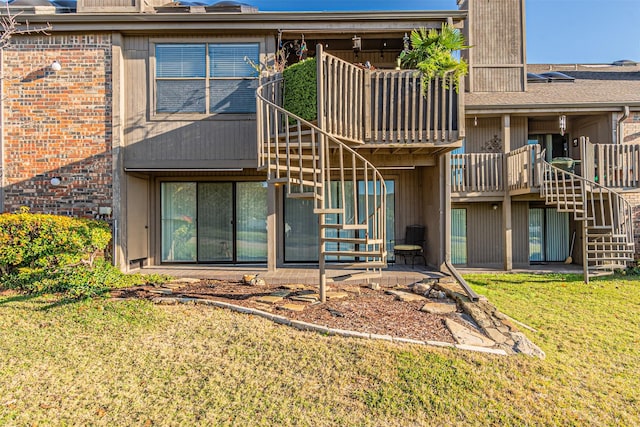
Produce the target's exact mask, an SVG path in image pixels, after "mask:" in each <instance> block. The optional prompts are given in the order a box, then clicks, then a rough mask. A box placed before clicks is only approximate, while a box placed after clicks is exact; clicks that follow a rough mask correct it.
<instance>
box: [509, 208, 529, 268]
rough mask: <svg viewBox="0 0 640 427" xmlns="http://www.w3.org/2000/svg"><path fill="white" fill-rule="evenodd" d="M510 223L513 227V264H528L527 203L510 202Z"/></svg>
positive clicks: (521, 265)
mask: <svg viewBox="0 0 640 427" xmlns="http://www.w3.org/2000/svg"><path fill="white" fill-rule="evenodd" d="M511 215H512V216H511V225H512V227H513V233H512V236H513V265H514V266H520V267H524V266H527V265H529V203H527V202H514V203H512V204H511Z"/></svg>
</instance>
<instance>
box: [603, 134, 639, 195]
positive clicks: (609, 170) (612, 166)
mask: <svg viewBox="0 0 640 427" xmlns="http://www.w3.org/2000/svg"><path fill="white" fill-rule="evenodd" d="M592 147H593V150H594V157H595V159H594V160H595V162H594V163H595V173H594V174H595V179H596V180H597V181H598V182H599V183H600V184H601V185H604V186H605V187H614V188H638V187H640V144H595V145H593V146H592Z"/></svg>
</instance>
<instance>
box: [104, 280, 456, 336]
mask: <svg viewBox="0 0 640 427" xmlns="http://www.w3.org/2000/svg"><path fill="white" fill-rule="evenodd" d="M300 286H301V285H300ZM304 288H305V290H302V289H298V290H291V295H290V296H292V295H295V294H297V293H304V292H305V291H306V292H309V291H310V290H315V291H317V287H313V286H305V287H304ZM169 289H170V290H171V293H168V292H169ZM397 289H401V290H406V291H408V289H407V288H397ZM282 290H284V288H283V287H282V285H269V284H267V285H265V286H250V285H246V284H244V283H243V282H235V281H222V280H201V281H199V282H195V283H180V284H170V285H166V286H163V287H154V286H137V287H133V288H126V289H118V290H114V291H112V292H111V297H112V298H145V299H150V300H151V299H154V298H157V297H175V298H182V297H187V298H202V299H212V300H217V301H222V302H227V303H231V304H235V305H239V306H244V307H250V308H256V309H259V310H262V311H269V312H272V313H277V314H278V315H281V316H285V317H287V318H289V319H294V320H301V321H304V322H309V323H314V324H318V325H322V326H326V327H329V328H336V329H347V330H353V331H358V332H366V333H373V334H380V335H391V336H393V337H402V338H411V339H415V340H420V341H427V340H431V341H443V342H449V343H454V339H453V336H452V335H451V333H450V332H449V330H448V329H447V327H446V326H445V323H444V319H445V318H446V317H449V318H452V319H459V317H458V315H457V314H448V315H437V314H430V313H425V312H422V311H420V308H422V306H423V305H424V304H425V302H426V301H412V302H404V301H399V300H396V299H395V296H394V295H389V294H386V293H385V290H384V289H381V290H372V289H370V288H368V287H366V286H359V285H357V284H356V285H354V284H331V285H330V289H329V290H330V291H335V292H339V291H340V292H345V293H347V294H348V296H347V297H346V298H344V299H329V300H328V301H327V302H326V303H324V304H320V303H309V302H300V301H292V300H290V298H289V297H290V296H289V297H287V298H283V300H282V301H279V302H276V303H274V304H264V303H260V302H258V301H256V300H257V299H259V298H260V297H264V296H267V295H270V294H272V293H273V292H276V291H282ZM292 303H293V304H301V305H304V309H303V310H302V311H300V312H297V311H289V310H284V309H282V306H283V305H284V304H292Z"/></svg>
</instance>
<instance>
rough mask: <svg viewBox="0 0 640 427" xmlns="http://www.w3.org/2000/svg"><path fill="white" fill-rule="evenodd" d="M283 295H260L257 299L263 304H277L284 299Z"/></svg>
mask: <svg viewBox="0 0 640 427" xmlns="http://www.w3.org/2000/svg"><path fill="white" fill-rule="evenodd" d="M282 299H283V298H282V297H279V296H274V295H267V296H264V297H259V298H257V299H256V302H261V303H263V304H275V303H277V302H280V301H282Z"/></svg>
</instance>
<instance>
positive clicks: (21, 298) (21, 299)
mask: <svg viewBox="0 0 640 427" xmlns="http://www.w3.org/2000/svg"><path fill="white" fill-rule="evenodd" d="M40 295H41V294H18V295H14V296H12V297H7V298H2V297H0V305H5V304H11V303H12V302H25V301H30V300H32V299H34V298H37V297H39V296H40Z"/></svg>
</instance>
